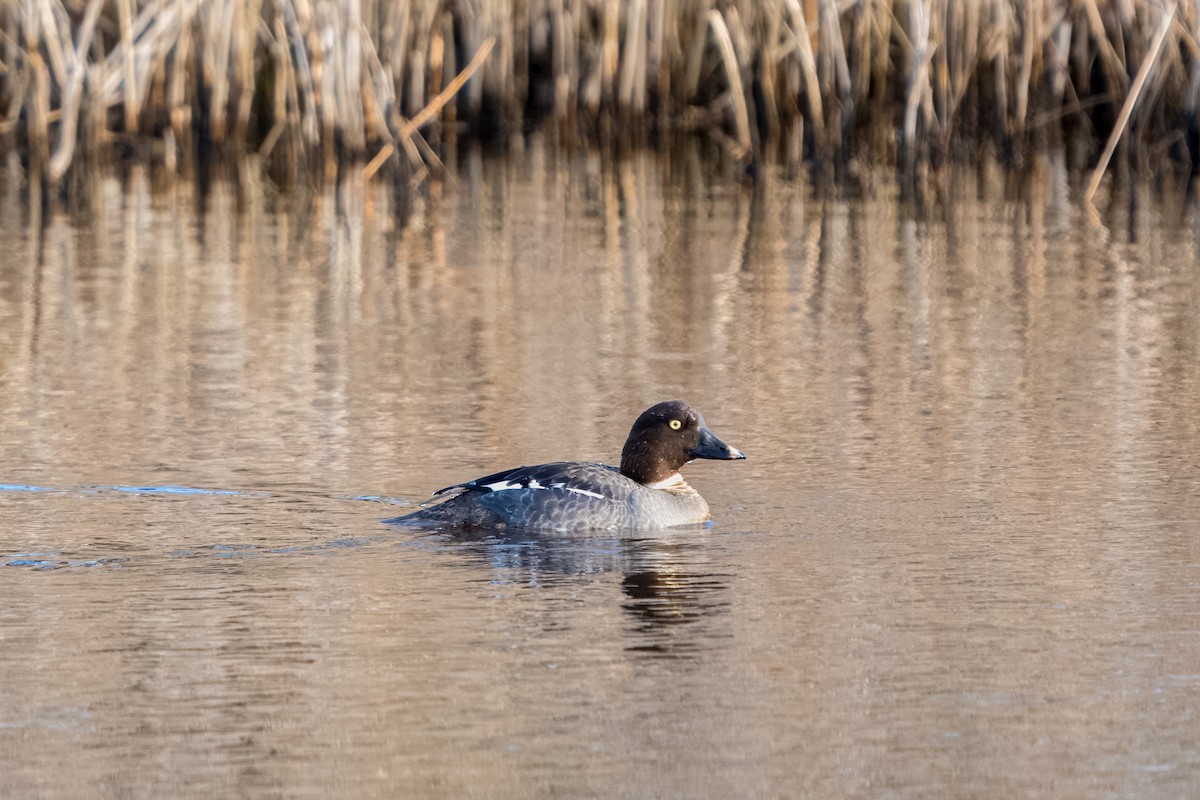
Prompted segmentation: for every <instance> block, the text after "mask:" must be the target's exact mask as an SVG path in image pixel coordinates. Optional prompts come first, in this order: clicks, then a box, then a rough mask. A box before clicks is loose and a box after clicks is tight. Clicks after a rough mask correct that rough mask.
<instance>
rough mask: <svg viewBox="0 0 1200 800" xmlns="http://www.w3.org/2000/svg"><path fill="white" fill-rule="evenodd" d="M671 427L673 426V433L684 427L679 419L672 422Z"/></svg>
mask: <svg viewBox="0 0 1200 800" xmlns="http://www.w3.org/2000/svg"><path fill="white" fill-rule="evenodd" d="M670 425H671V430H673V431H677V430H679V429H680V428H682V427H683V423H682V422H680V421H679V420H677V419H673V420H671V422H670Z"/></svg>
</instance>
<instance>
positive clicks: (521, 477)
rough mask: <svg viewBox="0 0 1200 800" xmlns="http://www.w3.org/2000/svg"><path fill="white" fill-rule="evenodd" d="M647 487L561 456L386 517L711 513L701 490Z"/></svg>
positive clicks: (466, 522) (650, 520)
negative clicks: (558, 458) (698, 492)
mask: <svg viewBox="0 0 1200 800" xmlns="http://www.w3.org/2000/svg"><path fill="white" fill-rule="evenodd" d="M684 487H685V490H686V491H670V492H665V491H660V490H656V489H649V488H647V487H645V486H642V485H641V484H639V483H637V482H636V481H633V480H630V479H629V478H627V477H625V476H624V475H622V474H621V472H620V470H618V469H617V468H616V467H610V466H608V465H607V464H596V463H590V462H579V461H557V462H553V463H550V464H539V465H536V466H529V467H517V468H516V469H510V470H505V471H503V472H497V473H494V474H492V475H487V476H485V477H482V478H477V479H476V480H473V481H470V482H468V483H461V484H456V485H454V486H447V487H446V488H445V489H441V490H440V491H438V492H437V493H436V495H435V496H437V495H449V496H448V497H447V499H446V500H444V501H442V502H440V503H438V504H436V505H432V506H429V507H427V508H423V509H421V510H420V511H417V512H415V513H413V514H409V515H407V516H404V517H397V518H395V519H393V520H386V521H388V522H399V523H415V524H422V523H437V524H448V525H455V526H463V527H473V528H527V529H536V530H553V531H570V530H584V529H593V530H615V529H619V528H648V527H668V526H670V525H680V524H685V523H688V522H699V521H703V520H704V519H707V518H708V504H707V503H705V502H704V500H703V498H701V497H700V496H699V495H698V494H696V493H695V492H694V491H692V490H691V489H690V488H689V487H686V484H684Z"/></svg>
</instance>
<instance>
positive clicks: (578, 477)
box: [433, 461, 632, 500]
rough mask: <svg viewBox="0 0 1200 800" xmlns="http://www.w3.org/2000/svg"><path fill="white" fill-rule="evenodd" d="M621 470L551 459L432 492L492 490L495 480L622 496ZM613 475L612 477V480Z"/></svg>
mask: <svg viewBox="0 0 1200 800" xmlns="http://www.w3.org/2000/svg"><path fill="white" fill-rule="evenodd" d="M620 474H621V471H620V470H619V469H617V468H616V467H610V466H608V465H607V464H595V463H589V462H580V461H553V462H551V463H549V464H535V465H533V466H525V467H516V468H514V469H506V470H502V471H501V472H494V473H492V474H491V475H484V476H483V477H482V478H476V479H475V480H473V481H467V482H466V483H456V484H454V485H453V486H447V487H446V488H444V489H438V490H437V491H436V492H434V493H433V494H434V496H435V497H436V496H438V495H441V494H445V493H447V492H452V491H457V492H458V493H465V492H493V491H497V489H495V488H493V487H495V486H496V484H502V485H506V486H507V488H509V489H512V488H517V487H529V486H532V485H534V484H536V485H537V486H538V487H540V488H550V487H554V488H561V489H568V490H570V489H574V490H576V491H584V492H594V493H595V494H599V495H603V496H604V497H613V495H614V492H615V493H616V494H619V495H620V496H619V497H613V499H621V500H623V499H624V498H625V495H626V494H628V488H632V486H629V487H627V488H626V489H625V491H620V488H621V487H622V486H623V485H624V484H625V481H622V480H620ZM614 479H615V480H614Z"/></svg>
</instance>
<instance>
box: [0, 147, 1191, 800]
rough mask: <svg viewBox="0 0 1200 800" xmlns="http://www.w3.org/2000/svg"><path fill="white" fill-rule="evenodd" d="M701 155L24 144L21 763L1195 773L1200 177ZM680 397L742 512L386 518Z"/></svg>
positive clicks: (10, 540)
mask: <svg viewBox="0 0 1200 800" xmlns="http://www.w3.org/2000/svg"><path fill="white" fill-rule="evenodd" d="M701 165H702V161H701V160H699V159H697V158H694V157H693V158H688V157H679V158H675V159H672V160H655V159H654V158H652V157H650V156H643V157H640V158H636V159H633V160H630V161H626V162H621V163H617V164H610V163H607V162H603V161H602V160H600V159H599V158H597V157H579V158H577V159H566V158H554V157H552V156H549V155H546V154H545V153H543V152H542V151H540V150H538V149H536V148H535V149H532V150H531V151H530V152H529V154H528V155H526V156H523V157H517V158H514V159H512V160H509V161H505V162H501V161H488V160H486V159H482V158H480V157H470V158H467V159H465V160H464V163H463V165H462V168H461V170H459V171H458V172H457V174H456V177H455V178H454V180H453V181H451V182H448V183H447V184H446V185H445V186H444V187H441V188H436V189H435V190H433V191H432V192H430V193H429V194H428V195H427V196H425V197H424V198H422V199H420V200H418V201H417V202H416V204H415V205H414V206H413V207H412V208H411V209H407V210H404V211H403V212H400V211H397V210H396V209H395V208H394V207H393V203H392V201H391V195H390V194H389V192H387V191H385V190H383V189H381V188H376V187H363V186H360V185H357V184H356V183H354V182H349V183H346V184H344V185H342V186H341V187H340V188H339V189H336V190H330V191H328V192H325V193H319V194H317V195H315V196H308V197H301V196H288V197H282V198H280V197H273V196H271V195H270V194H268V193H266V192H264V193H263V194H261V195H257V196H256V195H253V194H243V195H242V196H240V197H239V196H238V195H237V194H236V193H235V192H234V191H233V190H232V189H231V188H230V187H228V186H223V185H220V184H218V185H217V186H216V187H215V189H214V191H213V194H212V195H211V196H209V197H207V198H206V199H205V200H204V201H203V202H202V201H201V200H200V199H198V198H197V196H196V195H195V193H194V190H193V189H191V188H189V187H188V186H177V187H174V188H171V187H166V188H161V189H155V190H152V189H151V186H150V184H149V182H148V181H147V180H146V179H145V178H144V177H143V176H140V175H138V174H136V173H135V174H134V175H132V176H131V177H129V178H128V179H127V180H125V181H123V182H120V181H117V180H115V179H112V180H107V181H104V182H102V183H101V184H100V185H99V187H98V192H97V194H96V197H95V199H94V202H93V203H92V204H91V206H90V207H88V208H86V209H85V210H82V211H78V212H72V213H71V214H64V213H57V212H56V213H48V214H47V215H46V216H44V217H43V216H42V215H41V214H40V212H37V211H36V209H35V208H34V207H31V206H30V205H29V204H28V203H27V202H26V200H25V198H24V197H23V195H22V190H21V187H20V180H19V177H20V176H19V173H18V172H17V171H16V170H15V168H14V165H13V164H12V163H11V162H10V163H9V164H8V165H7V166H6V167H4V169H3V171H2V172H0V224H2V229H3V232H4V246H3V248H0V407H2V410H3V416H2V419H0V465H2V466H0V470H2V473H0V483H3V484H4V487H3V488H2V489H0V775H2V776H3V777H2V780H3V787H4V788H3V791H2V793H3V795H4V796H5V797H18V798H27V797H46V798H61V797H105V798H108V797H112V798H125V797H138V798H141V797H183V796H195V797H252V798H259V797H288V798H310V797H311V798H326V797H358V798H370V797H381V798H382V797H387V798H392V797H444V798H461V797H501V798H509V797H511V798H525V797H601V796H603V797H631V798H634V797H636V798H642V797H664V798H691V797H713V798H732V797H770V798H775V797H812V798H834V797H838V798H934V797H936V798H969V797H978V798H997V797H1054V798H1100V797H1131V798H1132V797H1136V798H1180V797H1196V796H1200V745H1198V741H1200V735H1198V734H1197V731H1198V730H1200V491H1198V488H1200V487H1198V485H1200V310H1198V309H1200V302H1198V301H1200V269H1198V263H1200V259H1198V252H1197V251H1198V244H1197V242H1198V238H1197V221H1196V215H1195V213H1194V212H1192V211H1190V210H1184V211H1180V210H1179V208H1178V207H1177V204H1176V205H1172V203H1171V202H1170V200H1169V198H1166V199H1164V198H1162V197H1157V196H1155V193H1154V192H1151V191H1149V190H1147V191H1145V192H1138V193H1136V194H1134V195H1133V196H1132V201H1130V202H1124V201H1122V202H1115V203H1113V204H1112V206H1111V207H1109V208H1104V209H1101V211H1100V214H1099V218H1100V222H1099V224H1094V223H1093V222H1091V221H1089V217H1088V215H1087V214H1086V213H1085V212H1084V211H1082V210H1081V209H1080V208H1079V207H1078V206H1077V201H1076V199H1075V198H1076V197H1077V193H1076V190H1075V189H1074V188H1072V187H1071V186H1070V185H1069V182H1068V181H1067V180H1066V178H1065V177H1064V174H1063V171H1062V169H1061V168H1060V167H1059V166H1058V165H1057V164H1056V163H1054V162H1053V161H1049V162H1047V163H1044V164H1041V165H1039V166H1038V168H1037V169H1036V170H1035V173H1034V175H1033V177H1032V179H1031V181H1030V183H1028V184H1027V185H1022V186H1021V187H1020V189H1019V191H1014V190H1012V189H1011V188H1009V189H1006V184H1005V176H1004V175H1003V174H1002V173H1000V172H999V171H998V170H996V169H982V170H978V171H972V172H967V173H964V174H961V175H956V176H955V177H954V180H953V181H951V183H950V188H949V192H948V198H947V202H946V204H945V205H943V206H939V207H937V208H935V209H933V210H932V211H930V212H928V213H925V212H921V211H919V210H915V209H912V208H906V207H904V206H902V205H901V204H899V203H897V201H896V199H895V192H894V191H892V190H891V189H889V188H888V187H887V185H886V183H880V184H879V185H878V186H877V187H876V189H875V191H874V193H873V196H871V197H869V198H867V199H859V200H853V201H850V200H847V201H819V200H815V199H813V198H812V196H811V195H810V194H809V193H808V192H807V190H806V189H805V185H804V183H803V182H795V181H789V180H785V179H783V178H782V177H779V176H773V175H768V176H767V179H766V180H765V181H764V183H763V185H762V186H760V187H758V188H757V189H755V188H751V187H746V186H743V185H740V184H737V183H732V182H729V181H728V180H725V179H723V178H722V176H721V175H720V174H710V172H708V171H706V170H705V169H704V168H703V167H702V166H701ZM31 209H33V210H31ZM202 209H204V210H202ZM671 397H682V398H685V399H688V400H689V401H691V402H693V403H694V404H696V405H697V406H698V407H699V408H700V409H701V410H702V411H703V412H704V413H705V415H706V416H707V418H708V422H709V424H710V425H711V426H712V427H713V429H714V430H715V431H716V432H717V433H718V434H719V435H721V436H722V438H724V439H725V440H726V441H728V442H729V443H730V444H732V445H733V446H735V447H739V448H741V449H743V450H745V451H746V452H747V453H748V454H749V456H750V459H749V460H748V461H745V462H738V463H725V462H701V463H696V464H693V465H692V466H690V467H689V468H688V469H687V475H688V477H689V480H690V481H691V482H692V484H693V485H694V486H696V487H697V488H698V489H699V490H700V491H701V492H702V493H703V494H704V495H705V497H706V498H707V499H708V501H709V503H710V505H711V506H712V507H713V512H714V517H715V519H716V524H715V526H713V527H712V528H710V529H708V530H704V531H694V530H692V531H682V532H667V533H662V534H656V535H646V534H643V535H639V536H636V537H632V536H631V537H621V536H610V535H604V536H571V537H563V536H532V535H527V536H511V537H507V538H504V537H499V538H496V537H493V538H486V537H475V538H471V537H464V536H458V537H455V536H448V535H440V536H423V535H417V534H414V533H410V532H405V531H400V530H395V529H391V528H389V527H387V526H383V525H380V524H379V523H378V520H379V519H380V518H382V517H385V516H391V515H394V514H397V513H401V512H402V511H403V508H404V507H405V506H406V505H407V504H410V503H413V502H419V501H421V500H423V499H424V498H425V497H426V496H427V495H428V494H429V492H431V491H432V490H434V489H437V488H439V487H441V486H444V485H446V484H449V483H453V482H456V481H460V480H463V479H467V478H471V477H475V476H477V475H480V474H483V473H485V472H488V471H493V470H495V469H499V468H502V467H507V466H515V465H517V464H522V463H535V462H538V461H544V460H554V459H559V458H581V459H602V460H608V461H612V460H614V459H616V458H617V456H618V453H619V449H620V446H621V443H622V441H623V439H624V435H625V433H626V431H627V430H628V426H629V424H630V422H631V420H632V419H633V417H634V416H635V415H636V414H637V413H638V412H639V411H641V410H642V409H643V408H644V407H646V406H648V405H649V404H651V403H652V402H655V401H658V400H662V399H667V398H671Z"/></svg>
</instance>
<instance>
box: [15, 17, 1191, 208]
mask: <svg viewBox="0 0 1200 800" xmlns="http://www.w3.org/2000/svg"><path fill="white" fill-rule="evenodd" d="M1135 76H1136V78H1135ZM1198 101H1200V0H1179V2H1178V3H1175V2H1170V3H1168V2H1167V0H1161V1H1160V0H1145V1H1144V2H1134V0H971V2H958V0H857V2H844V1H843V0H631V1H630V2H620V0H522V1H521V2H517V1H516V0H507V1H506V0H473V2H465V3H450V4H447V3H443V2H440V1H439V0H0V140H3V141H6V142H8V143H9V146H16V147H19V148H20V150H21V152H22V153H23V154H24V155H25V156H26V158H27V161H28V162H29V163H30V164H31V165H32V166H33V168H36V169H38V170H40V171H41V172H42V173H43V174H44V176H45V177H47V178H48V179H49V180H50V182H52V183H53V182H55V181H59V180H61V179H62V178H63V177H64V176H65V175H66V174H67V172H68V170H70V169H71V168H72V166H73V165H75V164H77V163H79V162H80V161H82V160H86V159H87V157H88V156H89V155H102V154H104V153H106V152H109V148H107V147H106V145H111V144H112V143H114V142H120V143H121V144H122V147H123V149H124V151H125V152H133V153H135V154H140V155H141V157H144V158H149V159H156V160H159V161H161V163H163V164H165V165H167V166H168V167H169V168H171V169H174V168H176V167H177V166H179V165H184V166H186V165H189V164H197V163H202V162H203V159H204V158H205V157H206V156H207V154H209V153H212V152H214V149H215V150H216V151H217V152H222V151H236V152H247V151H249V152H254V153H257V155H258V156H259V158H260V160H261V161H264V162H269V163H270V164H274V165H276V167H282V169H281V170H279V174H281V175H284V176H292V177H293V178H294V177H295V176H296V175H297V174H302V173H303V172H304V171H305V170H307V169H313V168H315V169H316V171H317V172H318V173H319V172H321V171H324V172H331V171H333V170H335V169H337V168H338V167H339V165H341V164H343V163H345V162H348V161H349V162H358V163H366V168H365V172H366V174H367V175H368V176H371V175H374V174H376V173H377V172H379V171H380V170H382V169H386V168H387V167H388V165H397V166H404V167H406V168H411V167H415V168H417V169H418V170H419V169H422V168H423V167H424V165H428V164H430V163H433V162H436V159H437V156H436V152H437V151H438V147H437V143H438V142H440V141H441V140H442V139H443V138H445V137H452V136H455V135H459V134H461V133H462V132H464V131H465V132H468V133H471V134H473V135H478V136H504V135H508V134H513V133H517V132H520V131H525V130H528V129H529V128H530V127H532V126H534V125H538V124H541V123H545V122H552V123H553V124H554V127H555V129H556V130H557V131H558V133H559V137H560V139H562V140H563V141H566V142H576V141H590V142H596V143H603V142H605V141H607V140H612V139H615V138H618V132H619V138H621V139H622V140H624V139H628V138H630V137H632V138H635V139H636V138H639V137H643V138H644V137H646V136H647V134H649V133H651V132H654V131H659V132H668V131H670V130H680V129H682V130H693V131H696V130H700V131H708V132H711V133H713V134H714V135H716V136H717V138H718V140H719V141H721V142H722V143H724V144H726V145H727V146H728V149H729V152H730V154H731V156H732V157H733V158H735V159H738V160H751V159H762V158H766V157H767V156H768V155H769V154H770V153H772V152H775V149H774V148H775V145H776V144H780V145H781V148H780V150H781V151H782V152H786V153H789V154H790V157H791V158H796V157H801V155H803V156H805V157H808V158H810V159H813V160H815V161H818V162H821V163H826V162H828V163H831V164H833V165H835V166H837V165H844V164H848V163H850V162H851V160H852V159H870V160H873V161H877V162H895V163H896V164H897V165H899V166H901V167H903V168H905V169H906V170H909V171H917V170H923V169H925V168H926V167H927V166H930V165H932V166H936V165H937V164H938V163H939V162H940V161H941V160H942V159H944V158H946V157H948V156H950V155H952V154H953V153H955V152H966V153H970V152H974V151H975V150H977V149H978V146H979V145H980V144H992V145H994V146H995V147H996V148H997V149H998V150H999V152H1001V153H1002V154H1006V155H1007V156H1009V157H1010V158H1012V159H1013V160H1015V161H1019V160H1021V159H1022V158H1023V156H1024V154H1025V153H1026V152H1027V151H1028V150H1029V149H1030V148H1031V147H1035V146H1038V144H1039V143H1041V142H1044V141H1046V137H1048V136H1051V135H1070V136H1083V137H1085V138H1086V146H1087V148H1088V151H1089V152H1091V153H1092V154H1093V156H1098V155H1099V150H1100V143H1101V142H1105V141H1106V140H1107V147H1106V148H1105V152H1104V154H1103V158H1102V161H1101V163H1100V164H1099V167H1098V171H1097V173H1096V176H1097V177H1096V179H1095V180H1094V181H1093V184H1095V183H1097V182H1098V180H1099V177H1098V176H1099V175H1100V174H1101V173H1102V172H1103V170H1104V169H1105V168H1106V167H1107V164H1108V162H1109V160H1110V159H1111V157H1112V155H1113V153H1114V151H1115V150H1116V149H1117V147H1118V146H1119V145H1120V144H1121V143H1122V142H1127V143H1129V144H1130V145H1131V147H1129V148H1128V151H1129V152H1136V151H1137V147H1136V145H1137V144H1138V143H1139V142H1149V143H1151V144H1152V145H1153V147H1151V148H1150V149H1151V150H1152V151H1153V152H1156V153H1160V152H1162V151H1163V150H1166V151H1169V152H1172V153H1174V154H1176V155H1178V156H1180V157H1181V158H1182V159H1183V160H1185V161H1186V160H1189V159H1190V160H1192V161H1194V159H1195V158H1196V154H1197V153H1200V124H1198V122H1197V102H1198ZM797 136H803V137H804V141H803V147H802V148H797V147H796V146H794V144H793V142H794V141H795V140H796V137H797ZM426 138H428V139H429V140H430V142H431V143H432V144H431V143H427V142H426ZM185 156H190V158H185ZM1094 191H1095V188H1094V186H1093V187H1092V188H1091V189H1090V190H1089V195H1090V193H1091V192H1094Z"/></svg>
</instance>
